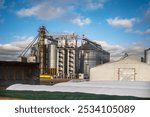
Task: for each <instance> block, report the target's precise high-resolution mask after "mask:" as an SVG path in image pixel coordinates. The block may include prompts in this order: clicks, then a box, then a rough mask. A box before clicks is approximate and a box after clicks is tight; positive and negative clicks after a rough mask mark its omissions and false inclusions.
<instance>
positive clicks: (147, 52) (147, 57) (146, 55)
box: [144, 48, 150, 64]
mask: <svg viewBox="0 0 150 117" xmlns="http://www.w3.org/2000/svg"><path fill="white" fill-rule="evenodd" d="M144 58H145V62H146V63H147V64H150V48H149V49H146V50H145V51H144Z"/></svg>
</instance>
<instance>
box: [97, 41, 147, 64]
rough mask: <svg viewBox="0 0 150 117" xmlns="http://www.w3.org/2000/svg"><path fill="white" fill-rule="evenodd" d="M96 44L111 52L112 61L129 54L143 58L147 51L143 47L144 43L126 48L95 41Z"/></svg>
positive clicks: (137, 43) (136, 43)
mask: <svg viewBox="0 0 150 117" xmlns="http://www.w3.org/2000/svg"><path fill="white" fill-rule="evenodd" d="M95 42H96V43H98V44H100V45H101V46H102V48H103V49H104V50H107V51H108V52H110V55H111V61H116V60H119V59H120V58H121V57H122V56H123V55H124V53H128V54H129V55H131V54H136V55H139V56H141V57H142V56H143V54H144V49H145V48H144V47H143V46H142V44H143V43H141V42H135V43H134V44H132V45H131V46H129V47H126V48H125V47H123V46H121V45H117V44H110V43H108V42H106V41H97V40H95Z"/></svg>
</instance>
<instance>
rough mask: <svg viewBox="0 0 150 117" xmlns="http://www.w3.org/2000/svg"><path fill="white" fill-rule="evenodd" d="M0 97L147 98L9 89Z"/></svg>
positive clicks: (67, 98) (53, 98) (3, 91)
mask: <svg viewBox="0 0 150 117" xmlns="http://www.w3.org/2000/svg"><path fill="white" fill-rule="evenodd" d="M0 97H13V98H23V99H32V100H145V99H148V98H139V97H133V96H115V95H100V94H99V95H96V94H88V93H78V92H75V93H70V92H46V91H8V90H0Z"/></svg>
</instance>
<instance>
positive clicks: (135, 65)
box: [90, 58, 150, 81]
mask: <svg viewBox="0 0 150 117" xmlns="http://www.w3.org/2000/svg"><path fill="white" fill-rule="evenodd" d="M119 69H135V74H134V80H136V81H150V65H148V64H145V63H142V62H139V60H138V59H132V58H130V59H125V60H121V61H118V62H113V63H107V64H103V65H99V66H97V67H94V68H92V69H91V70H90V80H91V81H98V80H120V72H119Z"/></svg>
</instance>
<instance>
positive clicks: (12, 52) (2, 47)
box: [0, 36, 33, 60]
mask: <svg viewBox="0 0 150 117" xmlns="http://www.w3.org/2000/svg"><path fill="white" fill-rule="evenodd" d="M32 39H33V37H32V36H31V37H25V36H23V37H20V36H19V37H18V36H17V37H16V40H15V41H13V42H10V43H7V44H0V60H16V58H17V56H18V55H19V54H20V52H21V51H22V50H23V49H24V48H25V47H26V46H27V45H28V44H29V43H30V42H31V41H32Z"/></svg>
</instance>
